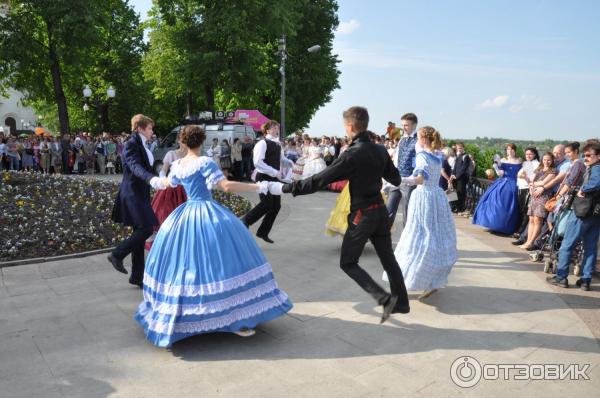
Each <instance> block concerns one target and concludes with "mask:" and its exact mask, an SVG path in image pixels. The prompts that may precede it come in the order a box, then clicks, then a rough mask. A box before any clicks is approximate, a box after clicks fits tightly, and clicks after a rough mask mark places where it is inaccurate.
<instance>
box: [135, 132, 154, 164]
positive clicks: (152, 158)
mask: <svg viewBox="0 0 600 398" xmlns="http://www.w3.org/2000/svg"><path fill="white" fill-rule="evenodd" d="M138 134H139V133H138ZM140 138H141V139H142V145H143V146H144V149H145V150H146V155H148V163H149V164H150V166H152V165H154V155H152V152H150V149H148V146H147V145H146V142H147V141H148V139H147V138H146V137H144V136H143V135H142V134H140Z"/></svg>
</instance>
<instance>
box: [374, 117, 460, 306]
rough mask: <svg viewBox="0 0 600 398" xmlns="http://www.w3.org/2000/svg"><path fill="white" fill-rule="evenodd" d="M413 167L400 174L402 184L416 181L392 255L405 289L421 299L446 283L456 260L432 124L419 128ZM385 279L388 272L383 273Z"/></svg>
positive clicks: (453, 229) (436, 134)
mask: <svg viewBox="0 0 600 398" xmlns="http://www.w3.org/2000/svg"><path fill="white" fill-rule="evenodd" d="M418 143H419V145H420V146H421V147H422V151H420V152H417V156H416V159H415V163H416V166H415V170H414V172H413V174H412V176H411V177H403V178H402V183H403V184H415V185H417V188H416V189H415V190H414V191H413V193H412V195H411V197H410V202H409V204H408V217H407V222H406V226H405V227H404V230H403V231H402V235H401V237H400V241H399V242H398V246H397V247H396V251H395V253H394V254H395V255H396V259H397V260H398V264H400V268H401V269H402V275H404V281H405V283H406V288H407V289H408V290H412V291H415V290H416V291H423V294H422V295H421V296H420V297H419V298H420V299H423V298H426V297H428V296H430V295H431V294H432V293H434V292H435V291H436V290H437V289H439V288H442V287H444V286H446V283H447V282H448V275H449V274H450V271H451V270H452V267H453V266H454V263H456V258H457V252H456V227H455V225H454V218H453V217H452V211H451V210H450V205H449V204H448V199H447V197H446V193H445V192H444V191H443V190H442V189H441V188H440V187H439V180H440V174H441V169H442V161H441V160H440V158H439V157H437V156H436V155H435V151H436V150H437V149H439V148H440V147H441V145H442V142H441V139H440V133H439V132H437V131H436V130H435V129H434V128H433V127H429V126H427V127H422V128H420V129H419V131H418ZM384 279H385V280H387V275H385V274H384Z"/></svg>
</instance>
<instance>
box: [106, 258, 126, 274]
mask: <svg viewBox="0 0 600 398" xmlns="http://www.w3.org/2000/svg"><path fill="white" fill-rule="evenodd" d="M108 261H109V262H110V263H111V264H112V266H113V268H114V269H116V270H117V271H119V272H121V273H123V274H127V270H126V269H125V267H123V260H119V259H118V258H116V257H115V256H113V255H112V254H111V255H109V256H108Z"/></svg>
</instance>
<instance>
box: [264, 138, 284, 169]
mask: <svg viewBox="0 0 600 398" xmlns="http://www.w3.org/2000/svg"><path fill="white" fill-rule="evenodd" d="M265 142H266V143H267V151H266V152H265V163H266V164H268V165H269V166H271V167H272V168H274V169H275V170H279V164H280V163H281V146H280V145H279V144H277V143H276V142H273V141H271V140H268V139H266V138H265Z"/></svg>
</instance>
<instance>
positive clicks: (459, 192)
mask: <svg viewBox="0 0 600 398" xmlns="http://www.w3.org/2000/svg"><path fill="white" fill-rule="evenodd" d="M471 162H472V160H471V157H470V156H469V155H467V154H466V153H465V144H463V143H462V142H458V143H457V144H456V161H455V162H454V167H453V168H452V175H451V176H450V182H452V183H454V188H455V189H456V196H458V200H457V201H456V212H457V213H461V212H463V211H465V201H466V199H467V184H468V183H469V178H470V177H471V176H470V175H469V170H471Z"/></svg>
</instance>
